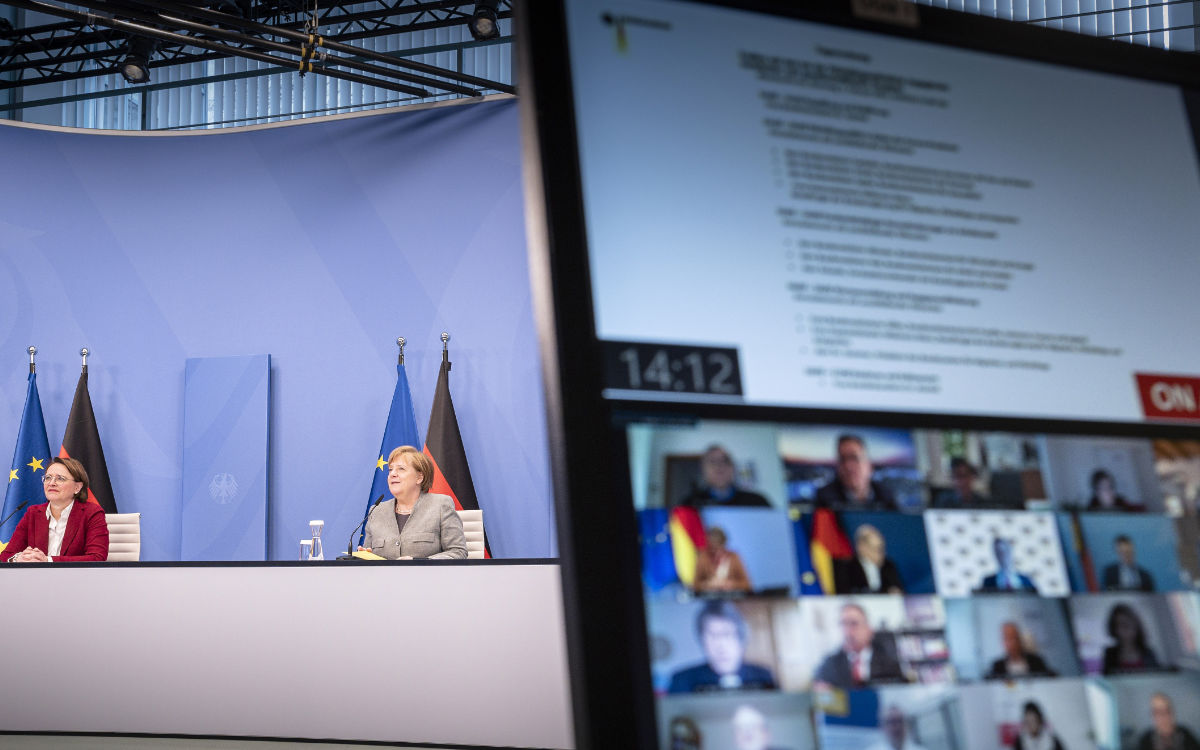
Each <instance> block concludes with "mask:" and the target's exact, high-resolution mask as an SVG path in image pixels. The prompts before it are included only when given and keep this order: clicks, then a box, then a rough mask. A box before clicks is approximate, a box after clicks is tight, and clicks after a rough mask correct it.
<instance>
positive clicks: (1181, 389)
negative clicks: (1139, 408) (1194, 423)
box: [1150, 380, 1196, 412]
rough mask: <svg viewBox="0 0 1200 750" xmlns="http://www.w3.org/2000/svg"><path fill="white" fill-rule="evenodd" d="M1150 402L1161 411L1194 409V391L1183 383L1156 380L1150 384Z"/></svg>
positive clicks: (1192, 410) (1187, 410) (1190, 410)
mask: <svg viewBox="0 0 1200 750" xmlns="http://www.w3.org/2000/svg"><path fill="white" fill-rule="evenodd" d="M1150 403H1151V404H1153V405H1154V408H1155V409H1157V410H1159V411H1161V412H1180V411H1183V412H1194V411H1196V392H1195V391H1194V390H1192V386H1190V385H1187V384H1184V383H1166V382H1163V381H1161V380H1160V381H1158V382H1157V383H1154V384H1153V385H1151V386H1150Z"/></svg>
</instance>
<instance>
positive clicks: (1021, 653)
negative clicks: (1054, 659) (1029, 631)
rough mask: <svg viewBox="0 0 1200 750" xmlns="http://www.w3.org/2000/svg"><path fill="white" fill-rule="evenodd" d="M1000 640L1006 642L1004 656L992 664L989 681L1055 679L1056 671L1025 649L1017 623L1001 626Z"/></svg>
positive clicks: (1007, 623) (1039, 657)
mask: <svg viewBox="0 0 1200 750" xmlns="http://www.w3.org/2000/svg"><path fill="white" fill-rule="evenodd" d="M1000 638H1001V640H1002V641H1003V642H1004V656H1002V657H1000V658H999V659H997V660H996V661H994V662H992V669H991V671H990V672H988V675H987V679H989V680H1007V679H1011V678H1013V677H1055V676H1057V675H1056V674H1055V672H1054V670H1052V669H1050V667H1049V666H1047V665H1046V660H1045V659H1043V658H1042V657H1041V656H1039V655H1038V654H1037V653H1035V652H1033V651H1031V650H1028V649H1026V648H1025V643H1024V641H1023V639H1022V638H1021V629H1020V628H1019V627H1018V626H1017V624H1016V623H1015V622H1006V623H1004V624H1003V625H1001V626H1000Z"/></svg>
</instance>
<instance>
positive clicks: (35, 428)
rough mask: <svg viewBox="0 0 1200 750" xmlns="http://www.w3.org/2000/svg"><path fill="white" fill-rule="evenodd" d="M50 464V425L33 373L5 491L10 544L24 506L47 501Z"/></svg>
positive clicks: (1, 536) (0, 536) (1, 532)
mask: <svg viewBox="0 0 1200 750" xmlns="http://www.w3.org/2000/svg"><path fill="white" fill-rule="evenodd" d="M48 463H50V441H48V440H47V439H46V422H45V420H44V419H42V400H41V399H40V398H38V390H37V375H36V374H35V373H32V372H31V373H29V390H28V391H27V392H26V394H25V411H23V412H22V413H21V431H20V432H18V433H17V447H16V449H15V450H14V451H13V460H12V468H11V469H10V470H9V472H8V488H7V489H6V490H5V491H4V510H3V511H2V512H0V519H4V518H8V520H7V521H5V522H4V525H3V526H0V541H2V542H5V543H7V542H8V540H9V539H12V535H13V531H14V530H16V528H17V523H18V522H19V521H20V520H21V516H22V514H23V513H18V512H17V508H18V506H20V505H21V503H25V504H26V505H25V508H28V507H29V506H31V505H37V504H38V503H40V502H43V499H44V497H45V495H44V494H43V492H42V477H43V476H45V475H46V464H48ZM25 508H22V511H24V509H25ZM10 516H11V517H10Z"/></svg>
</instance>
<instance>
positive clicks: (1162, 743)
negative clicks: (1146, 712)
mask: <svg viewBox="0 0 1200 750" xmlns="http://www.w3.org/2000/svg"><path fill="white" fill-rule="evenodd" d="M1150 717H1151V718H1152V719H1153V720H1154V728H1153V729H1148V730H1146V733H1145V734H1143V735H1142V739H1141V740H1140V741H1139V742H1138V750H1200V742H1198V741H1197V740H1196V735H1194V734H1192V732H1191V730H1189V729H1188V728H1187V727H1184V726H1181V725H1179V724H1177V723H1176V722H1175V706H1174V705H1173V704H1172V703H1171V699H1170V698H1168V697H1167V696H1166V695H1164V694H1163V693H1155V694H1154V695H1152V696H1150Z"/></svg>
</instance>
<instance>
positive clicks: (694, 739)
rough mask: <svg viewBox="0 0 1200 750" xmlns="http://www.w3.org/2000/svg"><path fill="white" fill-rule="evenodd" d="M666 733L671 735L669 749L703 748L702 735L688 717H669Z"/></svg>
mask: <svg viewBox="0 0 1200 750" xmlns="http://www.w3.org/2000/svg"><path fill="white" fill-rule="evenodd" d="M668 733H669V734H670V735H671V750H704V735H703V734H701V733H700V727H698V726H696V722H694V721H692V719H691V718H690V717H687V716H676V717H675V718H674V719H671V726H670V727H669V728H668Z"/></svg>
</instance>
